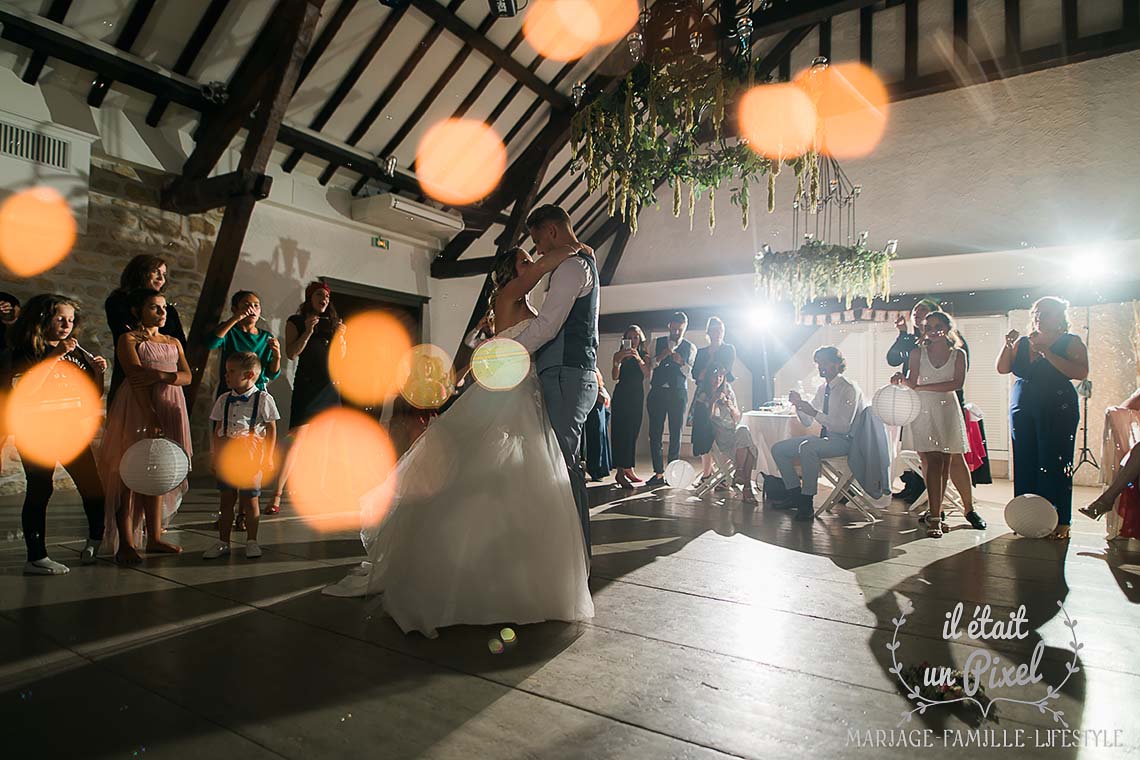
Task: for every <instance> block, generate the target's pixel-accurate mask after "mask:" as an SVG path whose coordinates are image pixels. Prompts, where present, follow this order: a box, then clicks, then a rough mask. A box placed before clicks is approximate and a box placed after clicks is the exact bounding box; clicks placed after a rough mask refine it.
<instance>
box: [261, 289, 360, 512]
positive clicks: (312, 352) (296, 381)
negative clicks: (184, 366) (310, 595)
mask: <svg viewBox="0 0 1140 760" xmlns="http://www.w3.org/2000/svg"><path fill="white" fill-rule="evenodd" d="M334 348H335V350H336V351H337V352H338V353H339V354H340V356H341V357H343V356H344V353H345V350H346V344H345V340H344V322H342V321H341V320H340V319H339V318H338V317H337V315H336V308H335V307H334V306H333V303H332V290H331V289H330V288H329V286H328V285H326V284H325V283H323V282H320V281H319V280H318V281H315V282H310V283H309V285H308V287H306V288H305V302H304V303H302V304H301V306H300V308H298V309H297V313H296V314H294V315H293V316H291V317H289V319H288V321H287V322H286V323H285V355H286V356H288V357H289V358H290V359H296V360H297V374H296V375H294V377H293V400H292V402H291V403H290V405H289V435H290V437H291V438H292V441H291V443H290V445H289V453H288V455H287V456H286V457H285V464H284V465H283V466H282V468H281V476H280V477H279V478H278V479H277V488H276V490H275V491H274V492H273V503H272V504H270V505H269V507H267V508H266V510H265V512H266V513H267V514H271V515H275V514H277V513H278V512H280V511H281V496H282V494H283V493H284V491H285V483H286V482H287V481H288V480H289V474H290V473H291V472H292V471H293V462H294V456H293V452H295V451H296V450H297V448H296V447H297V444H298V443H299V442H300V441H301V439H302V438H303V437H304V436H305V432H306V431H307V430H308V429H309V422H310V421H311V420H312V419H313V417H316V416H317V415H318V414H320V413H321V412H323V411H325V410H326V409H331V408H333V407H337V406H340V393H338V392H337V389H336V386H334V385H333V382H332V378H331V377H329V354H330V353H331V352H332V351H333V350H334ZM258 369H259V371H260V367H259V368H258Z"/></svg>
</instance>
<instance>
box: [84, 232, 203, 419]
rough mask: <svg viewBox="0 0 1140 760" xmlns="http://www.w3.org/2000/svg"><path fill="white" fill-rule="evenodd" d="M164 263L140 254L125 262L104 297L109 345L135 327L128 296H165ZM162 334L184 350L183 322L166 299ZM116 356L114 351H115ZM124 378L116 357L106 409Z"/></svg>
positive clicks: (123, 371) (159, 259)
mask: <svg viewBox="0 0 1140 760" xmlns="http://www.w3.org/2000/svg"><path fill="white" fill-rule="evenodd" d="M166 283H167V277H166V262H165V261H163V259H162V257H161V256H152V255H150V254H147V253H142V254H139V255H138V256H135V257H134V258H133V259H131V260H130V261H128V262H127V265H126V267H124V268H123V274H122V275H121V276H120V277H119V287H118V288H117V289H116V290H114V291H112V292H111V295H109V296H107V300H106V301H105V302H104V303H103V309H104V311H106V312H107V327H109V328H111V336H112V338H113V339H114V340H113V341H112V343H111V345H112V346H117V345H119V338H120V337H122V335H123V333H128V332H130V331H131V330H134V329H135V328H137V327H138V325H137V324H135V323H136V321H137V320H136V319H135V316H134V314H133V313H132V312H131V304H130V294H131V293H133V292H135V291H137V290H157V291H158V292H159V293H164V292H165V289H166ZM158 331H159V333H160V334H162V335H168V336H170V337H171V338H174V339H175V340H177V341H178V342H179V343H181V344H182V350H183V352H185V351H186V331H185V330H184V329H182V320H181V319H179V318H178V309H177V308H175V306H174V304H173V303H172V302H171V301H170V299H167V301H166V324H164V325H163V326H162V327H160V328H158ZM116 353H117V352H116ZM126 379H127V374H126V371H125V370H123V365H121V364H119V357H118V356H117V355H116V356H115V365H114V367H113V368H112V369H111V389H110V391H108V392H107V406H108V407H110V405H111V400H112V399H113V398H114V397H115V391H117V390H118V389H119V386H120V385H121V384H122V382H123V381H124V380H126Z"/></svg>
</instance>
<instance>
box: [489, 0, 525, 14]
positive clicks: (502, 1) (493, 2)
mask: <svg viewBox="0 0 1140 760" xmlns="http://www.w3.org/2000/svg"><path fill="white" fill-rule="evenodd" d="M487 4H488V5H489V6H491V15H492V16H497V17H499V18H513V17H514V15H515V14H516V13H518V4H517V3H515V0H487Z"/></svg>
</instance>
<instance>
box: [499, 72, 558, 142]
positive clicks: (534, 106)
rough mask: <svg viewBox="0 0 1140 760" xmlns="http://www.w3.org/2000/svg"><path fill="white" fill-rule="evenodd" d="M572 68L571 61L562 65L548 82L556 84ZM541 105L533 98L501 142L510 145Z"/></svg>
mask: <svg viewBox="0 0 1140 760" xmlns="http://www.w3.org/2000/svg"><path fill="white" fill-rule="evenodd" d="M573 69H574V64H573V63H568V64H566V65H565V66H563V67H562V68H561V69H559V70H558V73H557V74H555V75H554V78H553V79H551V80H550V83H551V84H555V85H556V84H558V83H559V82H561V81H562V80H563V79H565V78H566V75H567V74H569V73H570V72H571V71H572V70H573ZM542 105H543V102H542V101H541V100H535V101H534V102H533V103H531V104H530V106H529V107H528V108H527V109H526V111H525V112H524V113H523V115H522V116H520V117H519V120H518V121H516V122H515V124H514V126H513V127H511V128H510V129H508V130H507V133H506V134H505V135H503V144H504V145H510V144H511V140H514V139H515V137H516V136H517V135H518V133H519V132H521V131H522V128H523V127H524V126H526V123H527V122H528V121H530V120H531V117H533V116H534V115H535V114H536V113H538V109H539V108H540V107H541V106H542Z"/></svg>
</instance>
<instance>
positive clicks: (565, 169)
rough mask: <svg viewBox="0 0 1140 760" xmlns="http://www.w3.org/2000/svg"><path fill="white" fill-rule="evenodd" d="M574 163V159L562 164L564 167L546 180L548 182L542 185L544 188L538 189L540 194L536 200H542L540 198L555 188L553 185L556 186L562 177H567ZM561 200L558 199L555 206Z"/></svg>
mask: <svg viewBox="0 0 1140 760" xmlns="http://www.w3.org/2000/svg"><path fill="white" fill-rule="evenodd" d="M573 163H574V162H573V161H567V162H566V163H564V164H562V168H561V169H559V170H558V171H557V172H555V173H554V176H553V177H551V178H550V179H548V180H547V181H546V184H544V185H543V186H542V189H541V190H539V191H538V196H537V197H536V198H535V201H536V202H537V201H540V200H542V199H543V198H545V197H546V194H547V193H549V192H550V190H551V188H553V187H554V186H555V185H557V184H558V183H559V182H560V181H562V178H563V177H565V176H566V173H567V172H569V171H570V165H571V164H573ZM561 202H562V201H560V200H558V201H555V202H554V205H555V206H557V205H559V204H560V203H561Z"/></svg>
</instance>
